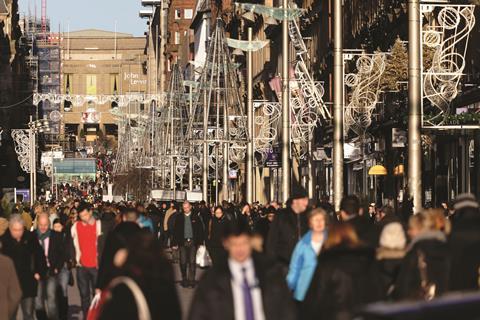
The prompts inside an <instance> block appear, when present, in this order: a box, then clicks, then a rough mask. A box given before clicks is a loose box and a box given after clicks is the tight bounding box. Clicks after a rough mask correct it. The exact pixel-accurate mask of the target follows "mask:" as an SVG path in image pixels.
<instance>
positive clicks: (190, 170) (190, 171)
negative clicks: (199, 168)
mask: <svg viewBox="0 0 480 320" xmlns="http://www.w3.org/2000/svg"><path fill="white" fill-rule="evenodd" d="M192 88H193V86H192V85H191V84H190V86H189V89H190V91H189V93H188V100H189V116H190V117H191V116H192V114H193V103H192V100H193V96H192V95H193V94H192ZM189 138H190V140H191V139H192V136H191V133H190V137H189ZM188 146H189V150H190V152H189V153H190V154H189V157H188V190H190V191H193V149H192V143H191V142H189V145H188Z"/></svg>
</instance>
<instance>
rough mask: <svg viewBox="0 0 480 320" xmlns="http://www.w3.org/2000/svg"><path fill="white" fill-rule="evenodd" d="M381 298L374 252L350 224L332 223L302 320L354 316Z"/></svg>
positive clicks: (306, 300) (307, 297)
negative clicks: (365, 306)
mask: <svg viewBox="0 0 480 320" xmlns="http://www.w3.org/2000/svg"><path fill="white" fill-rule="evenodd" d="M381 298H382V290H381V284H380V281H379V279H378V274H377V268H376V264H375V251H374V250H373V249H372V248H370V247H368V246H365V245H364V244H363V243H362V242H361V241H360V240H359V238H358V235H357V234H356V232H355V230H354V229H353V227H352V225H351V224H349V223H345V222H341V223H334V224H332V225H331V226H329V229H328V237H327V239H326V241H325V243H324V245H323V249H322V253H321V254H320V256H319V258H318V264H317V267H316V270H315V274H314V276H313V279H312V282H311V285H310V288H309V290H308V292H307V295H306V297H305V300H304V308H303V311H302V313H303V314H302V315H301V317H300V319H312V320H313V319H315V320H319V319H320V320H321V319H328V320H331V319H351V318H353V316H354V314H355V311H356V310H357V309H358V308H360V307H361V306H363V305H364V304H366V303H370V302H373V301H377V300H379V299H381Z"/></svg>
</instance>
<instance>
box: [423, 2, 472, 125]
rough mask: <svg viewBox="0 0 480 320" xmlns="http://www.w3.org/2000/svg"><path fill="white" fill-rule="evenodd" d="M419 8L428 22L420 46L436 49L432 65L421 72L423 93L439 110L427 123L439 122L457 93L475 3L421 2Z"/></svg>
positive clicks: (434, 123) (446, 113)
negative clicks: (425, 3) (442, 3)
mask: <svg viewBox="0 0 480 320" xmlns="http://www.w3.org/2000/svg"><path fill="white" fill-rule="evenodd" d="M421 10H422V14H423V18H424V19H425V20H426V21H427V24H426V26H425V27H424V29H423V31H422V41H423V45H424V46H427V47H430V48H433V49H435V54H434V56H433V61H432V65H431V67H430V68H429V69H428V70H426V71H424V72H423V94H424V98H426V99H428V100H429V101H430V103H431V104H432V105H433V106H434V107H436V108H437V111H438V113H437V114H435V115H434V116H433V118H431V119H428V120H426V122H427V124H429V125H438V124H439V123H440V124H441V123H442V122H443V120H444V118H445V116H447V115H448V113H449V109H450V103H451V102H452V100H453V99H455V97H456V96H457V95H458V86H459V83H460V79H461V77H462V73H463V70H464V68H465V53H466V50H467V47H468V38H469V35H470V32H471V31H472V29H473V26H474V25H475V16H474V10H475V6H474V5H450V4H449V5H438V6H435V5H422V7H421ZM436 12H438V13H437V14H436V17H435V13H436ZM438 122H439V123H438Z"/></svg>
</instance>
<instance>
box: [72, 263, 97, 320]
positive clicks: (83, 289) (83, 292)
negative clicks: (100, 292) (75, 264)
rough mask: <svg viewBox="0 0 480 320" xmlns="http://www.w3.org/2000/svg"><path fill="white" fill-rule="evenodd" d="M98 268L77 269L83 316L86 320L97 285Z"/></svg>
mask: <svg viewBox="0 0 480 320" xmlns="http://www.w3.org/2000/svg"><path fill="white" fill-rule="evenodd" d="M97 275H98V269H97V268H85V267H79V268H77V285H78V291H80V300H81V304H82V311H83V315H84V317H85V318H86V317H87V314H88V309H89V308H90V303H91V301H92V298H93V295H94V294H95V286H96V285H97Z"/></svg>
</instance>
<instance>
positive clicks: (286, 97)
mask: <svg viewBox="0 0 480 320" xmlns="http://www.w3.org/2000/svg"><path fill="white" fill-rule="evenodd" d="M337 1H340V0H337ZM282 5H283V10H284V14H283V20H282V78H283V79H282V200H283V202H286V201H287V200H288V198H289V197H290V146H291V137H290V126H291V123H290V88H289V87H290V86H289V82H290V75H289V68H288V51H289V50H288V49H289V48H288V19H287V9H288V0H283V4H282Z"/></svg>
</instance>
